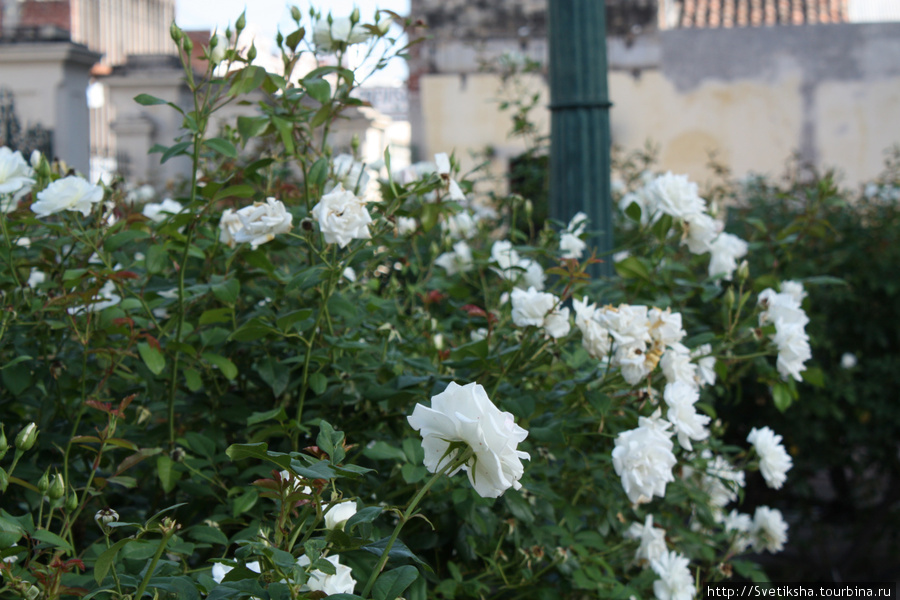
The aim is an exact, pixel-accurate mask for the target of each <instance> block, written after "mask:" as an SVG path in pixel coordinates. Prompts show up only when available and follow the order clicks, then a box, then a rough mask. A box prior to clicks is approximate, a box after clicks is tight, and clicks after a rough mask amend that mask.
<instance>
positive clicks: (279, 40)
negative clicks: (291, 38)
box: [275, 31, 284, 46]
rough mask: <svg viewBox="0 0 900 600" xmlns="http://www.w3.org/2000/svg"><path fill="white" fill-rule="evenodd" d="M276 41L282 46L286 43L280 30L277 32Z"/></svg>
mask: <svg viewBox="0 0 900 600" xmlns="http://www.w3.org/2000/svg"><path fill="white" fill-rule="evenodd" d="M275 43H276V44H278V45H279V46H281V45H282V44H283V43H284V36H283V35H282V34H281V32H280V31H279V32H278V33H276V34H275Z"/></svg>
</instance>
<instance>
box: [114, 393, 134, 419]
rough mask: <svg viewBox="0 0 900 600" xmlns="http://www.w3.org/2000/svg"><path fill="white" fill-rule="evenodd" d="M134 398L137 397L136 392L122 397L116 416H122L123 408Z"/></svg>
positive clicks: (123, 414) (123, 413)
mask: <svg viewBox="0 0 900 600" xmlns="http://www.w3.org/2000/svg"><path fill="white" fill-rule="evenodd" d="M135 398H137V394H132V395H130V396H127V397H125V398H123V399H122V401H121V402H119V410H118V411H117V412H118V413H119V414H118V415H117V416H119V417H124V416H125V409H126V408H128V406H129V405H130V404H131V403H132V401H133V400H134V399H135Z"/></svg>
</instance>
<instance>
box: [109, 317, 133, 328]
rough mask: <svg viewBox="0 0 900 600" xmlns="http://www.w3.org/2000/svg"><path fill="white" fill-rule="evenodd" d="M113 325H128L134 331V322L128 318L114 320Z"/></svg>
mask: <svg viewBox="0 0 900 600" xmlns="http://www.w3.org/2000/svg"><path fill="white" fill-rule="evenodd" d="M113 325H128V326H129V327H131V328H132V329H134V320H133V319H130V318H128V317H120V318H118V319H113Z"/></svg>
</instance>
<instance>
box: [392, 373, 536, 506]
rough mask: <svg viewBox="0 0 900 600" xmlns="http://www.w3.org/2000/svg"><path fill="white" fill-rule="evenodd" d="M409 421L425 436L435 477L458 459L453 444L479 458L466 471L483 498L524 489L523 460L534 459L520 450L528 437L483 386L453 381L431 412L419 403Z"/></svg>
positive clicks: (427, 464) (427, 457)
mask: <svg viewBox="0 0 900 600" xmlns="http://www.w3.org/2000/svg"><path fill="white" fill-rule="evenodd" d="M407 419H408V420H409V424H410V425H411V426H412V428H413V429H415V430H417V431H419V432H420V433H421V434H422V448H423V449H424V450H425V461H424V462H425V467H426V468H427V469H428V470H429V471H430V472H431V473H437V472H439V471H440V470H441V469H442V468H444V467H445V466H446V465H447V464H448V463H450V462H452V461H453V459H454V458H456V452H452V453H450V454H449V455H447V454H446V453H447V450H448V448H449V447H450V444H451V443H452V442H463V443H465V444H468V445H469V447H471V448H472V450H473V451H474V453H475V454H474V455H473V456H472V458H470V459H469V461H468V462H467V463H466V464H464V465H462V467H460V468H462V469H463V470H465V471H466V473H467V474H468V476H469V482H470V483H471V484H472V486H473V487H474V488H475V491H476V492H478V494H479V495H481V496H482V497H484V498H497V497H498V496H500V495H501V494H502V493H503V492H504V491H506V490H507V489H509V488H510V487H512V488H514V489H519V488H521V487H522V484H520V483H519V479H521V478H522V475H523V473H524V471H525V469H524V467H523V466H522V459H525V460H529V459H530V457H529V456H528V453H526V452H521V451H518V450H516V447H517V446H518V444H519V443H521V442H522V441H523V440H524V439H525V438H526V437H527V436H528V432H527V431H526V430H524V429H522V428H521V427H519V426H518V425H516V423H515V421H514V420H513V416H512V415H511V414H510V413H508V412H502V411H501V410H500V409H498V408H497V407H496V406H495V405H494V404H493V403H492V402H491V400H490V398H488V396H487V393H486V392H485V391H484V388H483V387H481V386H480V385H478V384H477V383H469V384H467V385H462V386H461V385H459V384H457V383H455V382H451V383H450V384H449V385H448V386H447V389H445V390H444V391H443V392H441V393H440V394H438V395H437V396H434V397H433V398H432V399H431V408H428V407H426V406H422V405H421V404H417V405H416V408H415V410H413V414H412V415H411V416H409V417H407ZM457 470H458V469H457ZM455 473H456V471H453V472H452V473H448V476H451V475H453V474H455Z"/></svg>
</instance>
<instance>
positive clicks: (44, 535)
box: [31, 529, 75, 554]
mask: <svg viewBox="0 0 900 600" xmlns="http://www.w3.org/2000/svg"><path fill="white" fill-rule="evenodd" d="M31 537H32V538H34V539H36V540H40V541H42V542H44V543H45V544H50V545H51V546H54V547H56V548H62V549H63V550H67V551H69V552H71V553H73V554H74V553H75V551H74V550H73V549H72V546H71V545H69V542H67V541H66V540H64V539H62V538H61V537H59V536H58V535H56V534H55V533H53V532H52V531H47V530H46V529H36V530H34V532H32V534H31Z"/></svg>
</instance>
